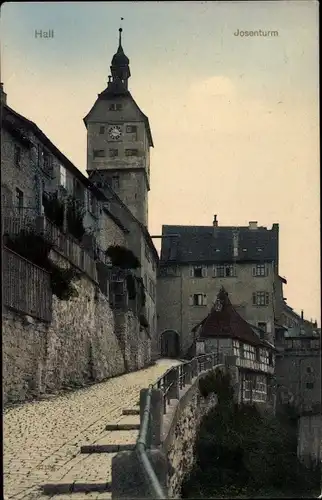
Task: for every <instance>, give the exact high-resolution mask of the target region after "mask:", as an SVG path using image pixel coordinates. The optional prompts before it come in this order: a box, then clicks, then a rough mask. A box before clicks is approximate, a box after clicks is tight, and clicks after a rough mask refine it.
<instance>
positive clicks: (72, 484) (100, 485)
mask: <svg viewBox="0 0 322 500" xmlns="http://www.w3.org/2000/svg"><path fill="white" fill-rule="evenodd" d="M139 429H140V410H139V403H135V402H133V404H132V405H131V404H130V405H129V407H127V408H124V409H123V410H122V416H120V418H119V420H118V421H116V422H114V423H108V424H106V426H105V428H104V429H102V433H101V434H100V435H99V436H98V437H97V440H96V441H95V442H94V443H91V444H84V445H82V446H81V447H80V450H79V453H78V454H77V455H76V456H75V458H74V459H73V460H72V461H71V468H70V470H69V472H67V474H66V475H65V476H64V477H63V478H61V477H60V478H57V481H55V477H53V481H52V482H51V483H47V484H44V485H42V488H41V490H42V494H43V495H46V496H47V498H52V499H53V498H55V499H57V500H59V499H61V500H64V499H65V498H68V499H70V498H71V499H73V500H78V499H81V498H84V499H85V498H86V500H87V499H88V500H90V499H92V498H93V499H94V498H95V499H99V498H102V500H105V499H108V498H111V481H112V477H111V472H112V471H111V468H112V458H113V457H114V456H115V455H116V453H118V452H119V451H128V450H133V449H134V448H135V444H136V440H137V437H138V434H139ZM84 478H86V479H84ZM81 494H83V495H84V496H83V497H81V496H80V495H81ZM66 495H68V496H66ZM85 495H86V496H85Z"/></svg>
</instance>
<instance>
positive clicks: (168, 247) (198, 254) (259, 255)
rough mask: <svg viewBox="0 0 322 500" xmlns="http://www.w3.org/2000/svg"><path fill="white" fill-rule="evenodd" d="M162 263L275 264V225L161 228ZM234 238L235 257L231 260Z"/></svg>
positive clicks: (276, 254)
mask: <svg viewBox="0 0 322 500" xmlns="http://www.w3.org/2000/svg"><path fill="white" fill-rule="evenodd" d="M162 235H166V236H169V235H178V237H170V238H169V237H168V238H164V239H162V247H161V264H164V265H165V264H170V263H171V262H173V263H174V262H176V263H182V264H184V263H197V262H218V263H220V262H223V263H224V262H230V261H232V260H237V261H244V262H247V261H252V262H256V261H258V262H272V261H274V262H276V263H277V262H278V224H273V227H272V229H267V228H265V227H258V228H257V229H249V227H230V226H229V227H213V226H167V225H166V226H163V227H162ZM234 238H235V241H236V240H237V242H238V243H237V248H238V256H237V257H234V254H233V248H234Z"/></svg>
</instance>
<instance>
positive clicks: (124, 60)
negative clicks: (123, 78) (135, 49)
mask: <svg viewBox="0 0 322 500" xmlns="http://www.w3.org/2000/svg"><path fill="white" fill-rule="evenodd" d="M122 31H123V30H122V28H120V29H119V46H118V49H117V52H116V54H114V56H113V58H112V66H119V67H123V66H128V64H129V63H130V60H129V58H128V57H127V56H126V55H125V54H124V50H123V47H122Z"/></svg>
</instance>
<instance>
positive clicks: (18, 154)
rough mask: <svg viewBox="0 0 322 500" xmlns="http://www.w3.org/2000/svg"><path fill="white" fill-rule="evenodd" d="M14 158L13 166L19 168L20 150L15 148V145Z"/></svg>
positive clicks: (17, 147)
mask: <svg viewBox="0 0 322 500" xmlns="http://www.w3.org/2000/svg"><path fill="white" fill-rule="evenodd" d="M14 157H15V165H17V167H20V162H21V148H20V147H19V146H17V144H15V153H14Z"/></svg>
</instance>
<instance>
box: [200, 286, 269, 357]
mask: <svg viewBox="0 0 322 500" xmlns="http://www.w3.org/2000/svg"><path fill="white" fill-rule="evenodd" d="M216 304H217V305H218V304H219V305H220V307H221V309H220V310H219V308H218V309H217V308H216ZM199 326H201V329H200V332H199V337H200V338H201V339H204V338H209V337H211V338H214V337H218V338H223V337H226V338H227V337H228V338H232V339H236V340H241V341H242V342H246V343H248V344H251V345H254V346H263V347H268V348H271V349H272V348H273V349H274V347H273V346H272V345H271V344H270V343H268V342H266V341H265V340H261V339H260V338H259V337H258V335H256V333H255V332H254V330H253V327H252V325H250V324H249V323H247V321H245V320H244V319H243V318H242V317H241V316H240V315H239V314H238V313H237V312H236V310H235V309H234V307H233V305H232V304H231V302H230V300H229V297H228V294H227V292H226V291H225V289H224V288H221V290H220V292H219V293H218V295H217V300H216V302H215V304H214V306H213V308H212V309H211V311H210V313H209V314H208V316H207V317H206V318H205V319H204V320H203V321H202V322H201V323H200V324H199Z"/></svg>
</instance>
